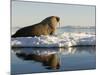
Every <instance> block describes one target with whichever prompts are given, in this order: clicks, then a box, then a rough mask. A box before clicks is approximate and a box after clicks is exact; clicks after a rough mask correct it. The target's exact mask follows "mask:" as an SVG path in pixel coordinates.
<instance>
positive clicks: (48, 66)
mask: <svg viewBox="0 0 100 75" xmlns="http://www.w3.org/2000/svg"><path fill="white" fill-rule="evenodd" d="M89 59H90V60H89ZM27 61H29V62H27ZM81 61H82V62H81ZM20 64H21V65H20ZM19 65H20V66H19ZM18 66H19V67H18ZM21 66H24V67H25V66H31V67H27V68H28V69H25V68H24V67H21ZM36 68H38V69H36ZM35 69H36V70H35ZM78 69H95V47H70V48H13V49H12V73H13V74H19V73H30V72H31V73H32V72H33V73H34V72H48V71H49V72H50V71H64V70H66V71H68V70H78Z"/></svg>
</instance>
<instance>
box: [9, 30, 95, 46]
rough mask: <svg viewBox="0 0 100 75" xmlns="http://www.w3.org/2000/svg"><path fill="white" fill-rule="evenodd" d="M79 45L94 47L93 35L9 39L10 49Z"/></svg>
mask: <svg viewBox="0 0 100 75" xmlns="http://www.w3.org/2000/svg"><path fill="white" fill-rule="evenodd" d="M80 45H81V46H87V45H96V37H95V34H89V33H66V32H65V33H63V34H59V35H53V36H50V35H47V36H44V35H41V36H40V37H37V36H35V37H17V38H11V46H12V47H70V46H80Z"/></svg>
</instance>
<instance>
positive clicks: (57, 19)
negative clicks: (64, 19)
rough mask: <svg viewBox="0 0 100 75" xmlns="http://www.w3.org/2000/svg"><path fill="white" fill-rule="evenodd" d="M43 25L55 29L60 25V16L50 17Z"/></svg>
mask: <svg viewBox="0 0 100 75" xmlns="http://www.w3.org/2000/svg"><path fill="white" fill-rule="evenodd" d="M41 23H44V24H48V25H49V26H50V27H52V28H55V27H56V26H57V23H59V25H60V17H58V16H50V17H47V18H45V19H44V20H43V21H41Z"/></svg>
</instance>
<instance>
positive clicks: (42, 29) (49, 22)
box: [11, 16, 60, 37]
mask: <svg viewBox="0 0 100 75" xmlns="http://www.w3.org/2000/svg"><path fill="white" fill-rule="evenodd" d="M59 21H60V18H59V17H57V16H50V17H47V18H45V19H44V20H43V21H41V22H40V23H38V24H34V25H31V26H27V27H24V28H21V29H19V30H18V31H17V32H16V33H15V34H14V35H12V36H11V37H30V36H31V37H33V36H40V35H53V34H54V32H55V30H56V26H57V24H58V23H59Z"/></svg>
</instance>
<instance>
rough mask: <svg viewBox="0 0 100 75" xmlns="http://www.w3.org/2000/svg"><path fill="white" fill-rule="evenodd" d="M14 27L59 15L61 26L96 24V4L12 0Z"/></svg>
mask: <svg viewBox="0 0 100 75" xmlns="http://www.w3.org/2000/svg"><path fill="white" fill-rule="evenodd" d="M11 16H12V27H24V26H29V25H32V24H36V23H39V22H40V21H42V20H43V19H45V18H46V17H49V16H59V17H60V24H61V26H95V6H89V5H72V4H57V3H41V2H31V1H30V2H29V1H12V14H11Z"/></svg>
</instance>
